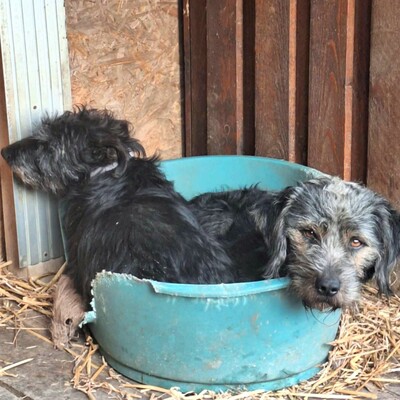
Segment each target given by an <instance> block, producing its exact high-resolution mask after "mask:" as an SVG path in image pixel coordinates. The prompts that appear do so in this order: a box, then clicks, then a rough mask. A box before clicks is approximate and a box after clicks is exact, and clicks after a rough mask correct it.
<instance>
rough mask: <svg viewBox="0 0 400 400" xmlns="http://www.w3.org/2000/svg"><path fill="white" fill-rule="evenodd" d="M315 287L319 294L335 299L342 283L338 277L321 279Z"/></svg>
mask: <svg viewBox="0 0 400 400" xmlns="http://www.w3.org/2000/svg"><path fill="white" fill-rule="evenodd" d="M315 287H316V289H317V291H318V293H319V294H321V295H323V296H328V297H333V296H335V295H336V294H337V293H338V292H339V290H340V281H339V279H338V278H337V277H331V276H330V277H324V276H322V277H320V278H318V279H317V280H316V282H315Z"/></svg>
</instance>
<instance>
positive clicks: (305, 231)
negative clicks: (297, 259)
mask: <svg viewBox="0 0 400 400" xmlns="http://www.w3.org/2000/svg"><path fill="white" fill-rule="evenodd" d="M301 233H302V234H303V236H304V237H306V238H307V239H317V234H316V233H315V231H314V229H303V230H302V231H301Z"/></svg>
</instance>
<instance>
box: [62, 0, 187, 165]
mask: <svg viewBox="0 0 400 400" xmlns="http://www.w3.org/2000/svg"><path fill="white" fill-rule="evenodd" d="M65 7H66V15H67V17H66V18H67V35H68V42H69V54H70V69H71V85H72V98H73V103H74V104H87V105H90V106H93V107H97V108H105V107H106V108H108V109H110V110H112V111H113V112H115V114H116V116H117V117H120V118H124V119H127V120H129V121H130V122H131V123H132V125H133V128H134V132H135V137H137V138H138V139H139V140H140V141H141V142H142V143H143V145H144V146H145V148H146V152H147V154H148V155H151V154H153V153H154V152H155V151H159V153H160V154H161V157H162V158H163V159H169V158H177V157H181V156H182V139H181V103H180V99H181V93H180V70H179V27H178V0H171V1H159V0H135V1H128V0H91V1H87V0H86V1H84V0H66V1H65Z"/></svg>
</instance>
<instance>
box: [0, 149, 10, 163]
mask: <svg viewBox="0 0 400 400" xmlns="http://www.w3.org/2000/svg"><path fill="white" fill-rule="evenodd" d="M1 155H2V156H3V158H4V159H5V160H6V161H8V160H9V158H10V156H11V152H10V151H7V147H4V148H3V149H1Z"/></svg>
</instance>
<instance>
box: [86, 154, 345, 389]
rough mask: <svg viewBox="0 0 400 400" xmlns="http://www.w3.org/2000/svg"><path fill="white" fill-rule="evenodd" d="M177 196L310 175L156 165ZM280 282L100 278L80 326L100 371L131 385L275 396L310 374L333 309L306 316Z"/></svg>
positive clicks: (264, 164) (323, 350)
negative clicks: (85, 328) (100, 359)
mask: <svg viewBox="0 0 400 400" xmlns="http://www.w3.org/2000/svg"><path fill="white" fill-rule="evenodd" d="M162 168H163V169H164V171H165V173H166V175H167V177H168V178H169V179H171V180H173V181H174V182H175V187H176V189H177V190H178V191H179V192H181V193H182V194H183V195H184V196H185V197H187V198H190V197H192V196H194V195H196V194H199V193H203V192H206V191H211V190H220V189H227V188H231V189H234V188H241V187H244V186H248V185H251V184H256V183H258V184H259V186H260V187H261V188H268V189H273V190H279V189H282V188H284V187H286V186H288V185H292V184H295V183H296V182H298V181H302V180H306V179H309V178H311V177H315V176H318V175H320V173H318V172H317V171H315V170H312V169H309V168H306V167H304V166H300V165H296V164H292V163H288V162H285V161H280V160H275V159H267V158H259V157H245V156H207V157H193V158H185V159H180V160H173V161H165V162H163V163H162ZM288 285H289V280H288V279H287V278H282V279H273V280H270V281H259V282H250V283H236V284H221V285H186V284H173V283H161V282H155V281H151V280H140V279H137V278H135V277H133V276H130V275H124V274H112V273H108V272H103V273H101V274H98V275H97V277H96V278H95V280H94V282H93V294H94V300H93V308H94V311H93V312H89V313H87V315H86V320H87V323H90V329H91V330H92V333H93V335H94V337H95V339H96V340H97V342H98V344H99V345H100V348H101V351H102V353H103V355H104V356H105V358H106V360H107V361H108V362H109V364H110V365H111V366H112V367H114V368H115V369H116V370H117V371H119V372H120V373H122V374H123V375H126V376H127V377H130V378H132V379H133V380H135V381H138V382H141V383H145V384H150V385H157V386H161V387H165V388H170V387H173V386H174V387H179V388H180V390H182V391H195V392H199V391H201V390H203V389H211V390H214V391H220V390H228V389H234V390H238V389H247V390H253V389H264V390H275V389H280V388H283V387H286V386H291V385H294V384H296V383H298V382H299V381H301V380H306V379H309V378H310V377H312V376H313V375H314V374H316V373H317V372H318V370H319V367H320V365H321V363H323V362H324V361H325V360H326V358H327V355H328V352H329V349H330V346H329V344H328V343H330V342H331V341H333V340H334V338H335V336H336V333H337V329H338V325H339V319H340V311H335V312H329V313H322V312H319V311H316V310H313V311H306V310H305V309H304V307H303V305H302V303H301V301H299V300H298V299H297V298H295V297H293V296H292V295H291V294H290V293H289V292H288V290H287V288H288Z"/></svg>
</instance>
